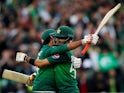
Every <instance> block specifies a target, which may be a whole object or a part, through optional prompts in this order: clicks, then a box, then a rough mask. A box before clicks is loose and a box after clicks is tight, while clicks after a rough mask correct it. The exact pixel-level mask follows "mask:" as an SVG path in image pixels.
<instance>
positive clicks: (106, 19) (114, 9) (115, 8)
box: [82, 3, 121, 55]
mask: <svg viewBox="0 0 124 93" xmlns="http://www.w3.org/2000/svg"><path fill="white" fill-rule="evenodd" d="M120 7H121V4H120V3H119V4H117V5H116V6H115V7H114V8H112V9H111V10H110V11H109V12H108V13H107V14H106V15H105V16H104V18H103V19H102V21H101V22H100V24H99V26H98V28H97V30H96V32H95V33H94V34H96V35H98V34H99V32H100V30H101V29H102V28H103V26H104V25H105V24H106V23H107V22H108V20H109V19H110V18H111V17H112V16H113V15H114V14H115V13H116V12H117V10H118V9H119V8H120ZM90 45H91V44H90V43H87V44H86V45H85V47H84V49H83V50H82V55H84V54H85V53H86V51H87V50H88V48H89V46H90Z"/></svg>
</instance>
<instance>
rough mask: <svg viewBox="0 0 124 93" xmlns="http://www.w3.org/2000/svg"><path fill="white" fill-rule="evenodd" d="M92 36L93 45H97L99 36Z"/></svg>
mask: <svg viewBox="0 0 124 93" xmlns="http://www.w3.org/2000/svg"><path fill="white" fill-rule="evenodd" d="M92 36H93V40H92V42H91V43H92V44H94V45H95V44H96V43H97V42H98V39H99V36H98V35H96V34H93V35H92Z"/></svg>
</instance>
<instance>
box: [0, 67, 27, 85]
mask: <svg viewBox="0 0 124 93" xmlns="http://www.w3.org/2000/svg"><path fill="white" fill-rule="evenodd" d="M2 78H5V79H8V80H12V81H16V82H19V83H23V84H27V82H28V79H29V76H28V75H25V74H22V73H19V72H15V71H11V70H7V69H5V70H4V71H3V74H2Z"/></svg>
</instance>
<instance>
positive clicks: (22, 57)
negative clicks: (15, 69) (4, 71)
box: [16, 52, 27, 62]
mask: <svg viewBox="0 0 124 93" xmlns="http://www.w3.org/2000/svg"><path fill="white" fill-rule="evenodd" d="M26 56H27V54H25V53H22V52H17V53H16V61H17V62H24V61H25V57H26Z"/></svg>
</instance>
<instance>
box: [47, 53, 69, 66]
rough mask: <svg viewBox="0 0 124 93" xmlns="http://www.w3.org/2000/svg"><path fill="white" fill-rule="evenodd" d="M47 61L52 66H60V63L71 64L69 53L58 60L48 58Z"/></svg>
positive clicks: (51, 57) (52, 57)
mask: <svg viewBox="0 0 124 93" xmlns="http://www.w3.org/2000/svg"><path fill="white" fill-rule="evenodd" d="M47 60H48V61H49V63H50V64H60V63H70V62H71V58H70V57H69V56H68V55H67V53H65V54H63V55H60V58H58V59H56V58H55V57H54V56H50V57H47Z"/></svg>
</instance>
